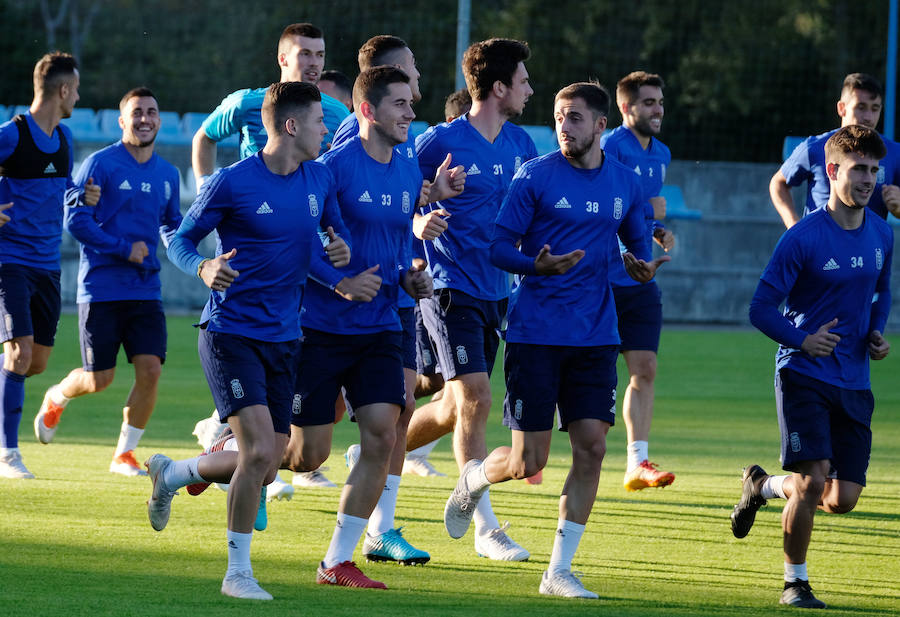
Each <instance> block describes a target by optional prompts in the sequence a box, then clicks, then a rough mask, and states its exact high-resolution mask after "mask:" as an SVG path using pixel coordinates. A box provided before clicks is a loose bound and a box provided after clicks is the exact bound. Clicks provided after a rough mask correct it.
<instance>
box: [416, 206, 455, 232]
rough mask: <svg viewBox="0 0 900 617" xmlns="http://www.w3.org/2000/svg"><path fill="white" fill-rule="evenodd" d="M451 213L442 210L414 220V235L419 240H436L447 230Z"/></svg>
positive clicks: (419, 215)
mask: <svg viewBox="0 0 900 617" xmlns="http://www.w3.org/2000/svg"><path fill="white" fill-rule="evenodd" d="M448 218H450V213H449V212H447V211H446V210H444V209H443V208H440V209H438V210H432V211H431V212H429V213H428V214H417V215H416V216H415V217H414V218H413V235H414V236H415V237H416V238H418V239H419V240H434V239H435V238H437V237H438V236H440V235H441V234H442V233H444V232H445V231H446V230H447V227H448V224H447V219H448Z"/></svg>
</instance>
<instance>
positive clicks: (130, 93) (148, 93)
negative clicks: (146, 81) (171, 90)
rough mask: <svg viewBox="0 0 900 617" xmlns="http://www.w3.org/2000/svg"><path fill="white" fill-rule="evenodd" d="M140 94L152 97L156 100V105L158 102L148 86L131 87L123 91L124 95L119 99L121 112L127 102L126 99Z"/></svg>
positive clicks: (128, 99)
mask: <svg viewBox="0 0 900 617" xmlns="http://www.w3.org/2000/svg"><path fill="white" fill-rule="evenodd" d="M140 96H149V97H152V98H153V99H154V100H155V101H156V103H157V105H158V104H159V99H157V98H156V95H155V94H153V92H151V91H150V88H147V87H146V86H138V87H137V88H132V89H131V90H129V91H128V92H126V93H125V96H123V97H122V100H120V101H119V111H120V112H121V111H122V110H123V109H125V105H127V104H128V101H130V100H131V99H133V98H135V97H140Z"/></svg>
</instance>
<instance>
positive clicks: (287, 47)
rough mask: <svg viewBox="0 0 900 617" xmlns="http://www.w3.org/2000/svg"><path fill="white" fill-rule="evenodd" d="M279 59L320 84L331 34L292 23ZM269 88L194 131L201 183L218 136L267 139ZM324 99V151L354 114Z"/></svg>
mask: <svg viewBox="0 0 900 617" xmlns="http://www.w3.org/2000/svg"><path fill="white" fill-rule="evenodd" d="M276 60H277V62H278V67H279V69H280V70H281V81H302V82H306V83H310V84H317V83H318V81H319V77H320V76H321V74H322V69H323V68H324V67H325V38H324V35H323V33H322V30H320V29H319V28H318V27H316V26H314V25H312V24H308V23H296V24H290V25H289V26H287V27H285V29H284V30H283V31H282V33H281V36H280V37H279V38H278V54H277V57H276ZM265 94H266V88H254V89H244V90H237V91H236V92H232V93H231V94H229V95H228V96H226V97H225V98H224V99H223V100H222V102H221V103H220V104H219V106H218V107H216V109H215V110H213V112H212V113H211V114H210V115H209V116H208V117H207V118H206V120H204V121H203V125H202V126H201V127H200V129H199V130H198V131H197V133H196V134H195V135H194V140H193V145H192V150H191V164H192V165H193V168H194V176H195V177H196V180H197V186H198V187H199V186H201V185H202V184H203V182H204V180H205V179H206V178H207V177H208V176H209V174H211V173H212V172H213V169H214V168H215V163H216V143H217V142H220V141H222V140H223V139H226V138H227V137H229V136H231V135H234V134H238V135H240V156H241V158H242V159H243V158H246V157H248V156H250V155H252V154H254V153H255V152H257V151H258V150H259V149H260V148H262V147H263V145H265V143H266V129H265V126H264V124H263V122H262V116H261V114H260V108H261V106H262V102H263V98H264V97H265ZM321 103H322V111H323V113H324V115H325V127H326V128H327V130H328V132H327V133H326V135H325V137H324V138H323V140H322V144H321V147H320V149H319V152H320V153H321V152H324V151H325V150H327V149H328V146H329V145H330V143H331V140H332V136H333V134H334V132H335V131H336V130H337V128H338V126H339V125H340V123H341V121H342V120H343V119H344V118H345V117H346V116H348V115H349V114H350V111H349V110H348V109H347V108H346V107H345V106H344V105H343V103H341V102H340V101H338V100H337V99H335V98H332V97H330V96H328V95H326V94H323V95H322V101H321ZM213 416H215V412H213ZM213 421H214V420H213ZM198 429H199V426H198ZM293 484H295V485H296V486H302V487H306V488H327V487H334V486H335V484H334V483H333V482H332V481H331V480H329V479H328V478H326V477H325V475H324V474H323V473H322V472H321V471H319V470H313V471H309V472H304V473H302V474H294V479H293ZM293 494H294V489H293V488H292V487H291V485H289V484H287V483H285V482H283V481H281V478H280V477H279V476H278V475H276V476H275V478H274V480H273V484H272V486H270V487H269V495H268V496H269V499H273V498H277V499H281V498H284V499H290V498H291V497H292V496H293Z"/></svg>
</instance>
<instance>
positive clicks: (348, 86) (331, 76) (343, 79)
mask: <svg viewBox="0 0 900 617" xmlns="http://www.w3.org/2000/svg"><path fill="white" fill-rule="evenodd" d="M323 81H330V82H332V83H333V84H334V85H335V86H337V87H338V89H339V90H341V91H343V92H345V93H346V94H347V96H352V95H353V82H351V81H350V78H349V77H347V76H346V75H344V74H343V73H342V72H340V71H338V70H335V69H330V70H328V71H322V74H321V75H320V76H319V83H321V82H323Z"/></svg>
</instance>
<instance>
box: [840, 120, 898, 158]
mask: <svg viewBox="0 0 900 617" xmlns="http://www.w3.org/2000/svg"><path fill="white" fill-rule="evenodd" d="M851 152H855V153H857V154H861V155H863V156H871V157H872V158H874V159H878V160H879V161H880V160H881V159H883V158H884V157H885V156H886V155H887V148H886V147H885V145H884V142H883V141H882V140H881V136H880V135H879V134H878V133H877V132H876V131H874V130H872V129H870V128H869V127H866V126H862V125H859V124H851V125H849V126H845V127H843V128H841V129H838V131H837V132H836V133H835V134H834V135H832V136H831V137H829V138H828V141H826V142H825V161H826V162H833V161H835V160H836V159H837V158H838V157H839V156H840V155H842V154H849V153H851Z"/></svg>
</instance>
